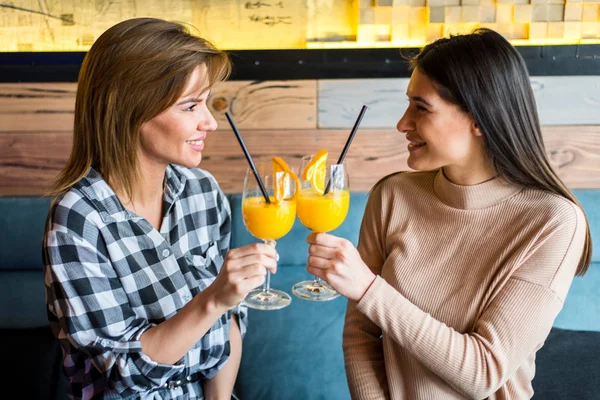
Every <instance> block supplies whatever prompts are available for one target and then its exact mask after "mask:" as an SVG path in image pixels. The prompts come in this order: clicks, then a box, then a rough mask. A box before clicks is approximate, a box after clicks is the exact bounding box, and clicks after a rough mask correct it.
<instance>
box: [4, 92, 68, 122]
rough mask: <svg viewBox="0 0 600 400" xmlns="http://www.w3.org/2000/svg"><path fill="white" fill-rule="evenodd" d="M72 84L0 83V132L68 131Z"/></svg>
mask: <svg viewBox="0 0 600 400" xmlns="http://www.w3.org/2000/svg"><path fill="white" fill-rule="evenodd" d="M76 88H77V85H76V84H75V83H0V132H6V131H9V132H49V131H64V130H68V131H71V130H72V129H73V109H74V107H75V90H76Z"/></svg>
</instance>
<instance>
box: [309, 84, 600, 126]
mask: <svg viewBox="0 0 600 400" xmlns="http://www.w3.org/2000/svg"><path fill="white" fill-rule="evenodd" d="M531 85H532V88H533V92H534V95H535V99H536V103H537V108H538V113H539V117H540V124H541V125H598V124H600V76H548V77H540V76H536V77H531ZM407 86H408V79H407V78H398V79H389V78H382V79H335V80H328V79H323V80H319V83H318V87H319V94H318V99H319V116H318V119H319V124H318V127H319V128H327V129H342V128H351V127H352V125H353V124H354V121H355V120H356V117H357V115H358V112H359V111H360V108H361V107H362V105H363V104H366V105H367V106H369V110H368V111H367V113H366V114H365V117H364V119H363V122H362V123H361V127H364V128H373V129H390V128H393V127H395V126H396V123H397V122H398V120H399V119H400V117H402V114H403V113H404V111H405V110H406V107H407V106H408V102H407V101H406V87H407Z"/></svg>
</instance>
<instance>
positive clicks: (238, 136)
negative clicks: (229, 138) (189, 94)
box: [225, 111, 271, 204]
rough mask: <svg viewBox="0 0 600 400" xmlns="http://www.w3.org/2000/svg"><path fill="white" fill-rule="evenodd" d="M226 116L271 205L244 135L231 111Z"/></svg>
mask: <svg viewBox="0 0 600 400" xmlns="http://www.w3.org/2000/svg"><path fill="white" fill-rule="evenodd" d="M225 116H226V117H227V121H229V125H231V129H233V133H235V137H236V138H237V140H238V142H239V143H240V146H242V150H243V151H244V155H245V156H246V160H248V164H250V168H251V169H252V172H254V177H255V178H256V182H258V186H260V191H261V192H262V194H263V196H264V198H265V201H266V202H267V204H270V203H271V199H269V194H268V193H267V190H266V189H265V185H264V184H263V182H262V179H260V175H259V174H258V171H257V170H256V166H255V165H254V161H252V157H251V156H250V153H249V152H248V149H247V148H246V144H244V141H243V140H242V135H240V131H238V128H237V127H236V126H235V122H233V118H232V117H231V115H230V114H229V111H226V112H225Z"/></svg>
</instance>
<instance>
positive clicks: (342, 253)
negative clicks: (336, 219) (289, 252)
mask: <svg viewBox="0 0 600 400" xmlns="http://www.w3.org/2000/svg"><path fill="white" fill-rule="evenodd" d="M307 241H308V243H309V247H308V254H309V256H308V266H307V267H306V268H307V270H308V272H310V273H311V274H313V275H314V276H317V277H319V278H322V279H323V280H325V281H327V283H329V285H331V287H332V288H333V289H335V290H336V291H337V292H338V293H340V294H341V295H342V296H345V297H347V298H348V299H350V300H354V301H359V300H360V299H361V298H362V297H363V295H364V294H365V293H366V291H367V290H368V289H369V287H370V286H371V284H372V283H373V281H374V280H375V277H376V275H375V274H374V273H373V272H372V271H371V269H370V268H369V267H368V266H367V265H366V264H365V263H364V261H363V260H362V258H361V257H360V254H359V253H358V250H357V249H356V247H354V245H353V244H352V242H350V241H349V240H348V239H344V238H340V237H337V236H334V235H329V234H327V233H311V234H310V235H309V236H308V238H307Z"/></svg>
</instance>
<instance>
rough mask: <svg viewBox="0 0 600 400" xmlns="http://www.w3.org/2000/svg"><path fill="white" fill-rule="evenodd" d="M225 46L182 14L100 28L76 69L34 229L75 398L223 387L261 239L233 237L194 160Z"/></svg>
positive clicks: (180, 394) (183, 393)
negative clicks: (38, 226) (68, 145)
mask: <svg viewBox="0 0 600 400" xmlns="http://www.w3.org/2000/svg"><path fill="white" fill-rule="evenodd" d="M229 71H230V63H229V60H228V58H227V56H226V55H225V54H224V53H222V52H220V51H219V50H217V49H215V48H214V47H213V46H212V45H211V44H210V43H209V42H207V41H206V40H203V39H201V38H199V37H195V36H193V35H191V34H190V33H188V31H187V30H186V29H185V28H184V27H183V26H181V25H179V24H176V23H172V22H167V21H163V20H158V19H151V18H140V19H132V20H128V21H124V22H121V23H119V24H117V25H115V26H113V27H112V28H110V29H108V30H107V31H106V32H105V33H104V34H102V35H101V36H100V37H99V38H98V40H97V41H96V42H95V43H94V45H93V46H92V47H91V49H90V51H89V52H88V54H87V55H86V57H85V59H84V62H83V65H82V68H81V72H80V75H79V81H78V87H77V98H76V105H75V128H74V141H73V150H72V153H71V156H70V158H69V160H68V162H67V164H66V166H65V167H64V169H63V171H62V173H61V174H60V176H59V178H58V180H57V183H56V186H55V190H54V194H55V195H56V197H55V199H54V201H53V205H52V207H51V209H50V211H49V215H48V220H47V225H46V232H45V238H44V259H45V284H46V302H47V308H48V315H49V319H50V324H51V327H52V330H53V332H54V334H55V335H56V337H57V338H58V339H59V340H60V343H61V346H62V349H63V353H64V371H65V373H66V376H67V378H68V381H69V385H68V394H69V395H70V397H72V398H75V399H89V398H92V397H93V398H111V399H114V398H125V397H135V398H152V399H155V398H156V399H158V398H160V399H179V398H181V399H183V398H185V399H203V398H206V399H229V398H231V396H232V391H233V385H234V382H235V379H236V375H237V371H238V368H239V363H240V357H241V343H242V336H243V335H244V333H245V327H246V323H247V316H246V310H245V309H244V308H241V307H239V306H238V304H239V303H240V302H241V301H242V300H243V299H244V297H245V295H246V293H248V292H249V291H250V290H251V289H253V288H255V287H257V286H259V285H261V284H262V282H263V281H264V276H265V273H266V268H268V269H270V270H271V271H272V272H275V270H276V258H277V254H276V253H275V250H274V249H272V248H271V247H269V246H265V245H262V244H255V245H249V246H245V247H242V248H238V249H232V250H230V249H229V239H230V224H231V218H230V208H229V205H228V202H227V199H226V198H225V196H224V194H223V192H222V191H221V190H220V188H219V186H218V184H217V182H216V181H215V179H214V178H213V176H212V175H211V174H209V173H208V172H206V171H203V170H201V169H198V168H196V167H197V166H198V164H199V163H200V161H201V159H202V150H203V149H204V146H205V140H206V139H207V135H209V133H210V132H211V131H213V130H215V128H216V121H215V119H214V118H213V117H212V115H211V113H210V112H209V110H208V108H207V104H206V100H207V97H208V95H209V93H210V89H211V87H213V85H214V84H215V83H217V82H219V81H222V80H224V79H225V78H226V77H227V76H228V73H229Z"/></svg>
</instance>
